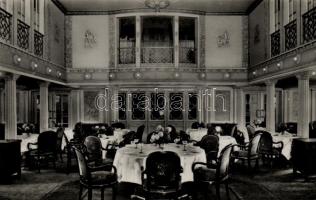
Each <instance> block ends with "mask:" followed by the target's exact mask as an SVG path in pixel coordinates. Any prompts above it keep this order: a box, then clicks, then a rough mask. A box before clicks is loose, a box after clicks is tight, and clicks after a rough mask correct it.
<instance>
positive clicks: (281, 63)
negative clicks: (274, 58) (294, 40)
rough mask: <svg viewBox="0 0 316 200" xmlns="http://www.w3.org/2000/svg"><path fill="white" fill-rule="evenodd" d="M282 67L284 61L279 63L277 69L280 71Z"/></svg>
mask: <svg viewBox="0 0 316 200" xmlns="http://www.w3.org/2000/svg"><path fill="white" fill-rule="evenodd" d="M282 66H283V62H282V61H280V62H278V63H277V67H278V68H279V69H282Z"/></svg>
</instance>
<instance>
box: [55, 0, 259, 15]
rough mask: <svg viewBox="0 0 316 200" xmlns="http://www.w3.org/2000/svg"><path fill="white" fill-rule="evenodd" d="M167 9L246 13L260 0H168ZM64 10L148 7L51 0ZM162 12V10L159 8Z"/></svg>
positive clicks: (116, 0)
mask: <svg viewBox="0 0 316 200" xmlns="http://www.w3.org/2000/svg"><path fill="white" fill-rule="evenodd" d="M169 1H170V6H169V7H168V8H167V10H186V11H197V12H206V13H226V14H227V13H232V14H234V13H247V12H248V11H249V10H250V9H252V8H253V7H255V6H256V5H258V3H260V2H261V1H262V0H169ZM53 2H55V3H57V4H59V6H61V7H63V8H64V10H65V11H66V12H69V13H71V12H100V11H104V12H115V11H122V10H134V9H148V8H146V7H145V3H144V2H145V0H53ZM161 12H163V10H161Z"/></svg>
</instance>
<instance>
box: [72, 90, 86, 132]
mask: <svg viewBox="0 0 316 200" xmlns="http://www.w3.org/2000/svg"><path fill="white" fill-rule="evenodd" d="M81 99H83V91H82V90H71V92H70V103H71V104H70V128H73V127H74V126H75V124H76V123H77V122H80V121H82V120H83V118H82V115H83V114H82V113H83V112H84V110H83V106H82V105H81V104H82V103H81V102H82V101H81Z"/></svg>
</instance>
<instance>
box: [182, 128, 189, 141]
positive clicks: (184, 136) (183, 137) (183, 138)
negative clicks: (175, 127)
mask: <svg viewBox="0 0 316 200" xmlns="http://www.w3.org/2000/svg"><path fill="white" fill-rule="evenodd" d="M180 140H181V141H189V140H190V135H189V134H187V133H186V132H185V131H183V130H181V131H180Z"/></svg>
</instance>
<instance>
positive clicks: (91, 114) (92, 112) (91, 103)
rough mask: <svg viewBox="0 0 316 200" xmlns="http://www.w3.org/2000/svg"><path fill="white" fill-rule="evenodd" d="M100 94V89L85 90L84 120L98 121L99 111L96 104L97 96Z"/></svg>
mask: <svg viewBox="0 0 316 200" xmlns="http://www.w3.org/2000/svg"><path fill="white" fill-rule="evenodd" d="M97 96H98V91H85V92H84V121H85V122H98V121H99V111H98V110H97V108H96V106H95V100H96V99H95V98H96V97H97Z"/></svg>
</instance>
